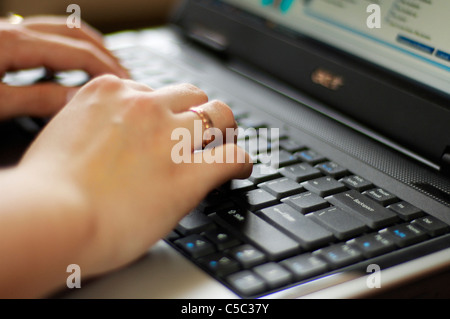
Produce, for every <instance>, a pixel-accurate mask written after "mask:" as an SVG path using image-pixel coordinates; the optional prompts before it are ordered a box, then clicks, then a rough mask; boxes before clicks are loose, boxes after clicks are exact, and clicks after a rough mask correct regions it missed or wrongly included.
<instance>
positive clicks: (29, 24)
mask: <svg viewBox="0 0 450 319" xmlns="http://www.w3.org/2000/svg"><path fill="white" fill-rule="evenodd" d="M22 25H23V26H25V27H26V28H28V29H30V30H35V31H39V32H45V33H53V34H59V35H62V36H67V37H72V38H75V39H80V40H85V41H89V42H92V43H94V44H95V45H97V46H98V47H99V48H104V44H103V36H102V34H101V33H100V32H99V31H97V30H95V29H94V28H92V27H91V26H90V25H88V24H86V23H85V22H82V25H81V27H80V28H69V27H68V26H67V19H66V18H61V17H54V16H41V17H31V18H26V19H25V20H24V21H23V22H22Z"/></svg>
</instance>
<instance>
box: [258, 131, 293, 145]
mask: <svg viewBox="0 0 450 319" xmlns="http://www.w3.org/2000/svg"><path fill="white" fill-rule="evenodd" d="M258 135H259V136H260V137H261V138H264V139H266V140H267V142H269V143H279V142H281V141H282V140H287V138H288V136H287V134H286V132H285V131H284V130H282V129H279V128H260V129H259V130H258Z"/></svg>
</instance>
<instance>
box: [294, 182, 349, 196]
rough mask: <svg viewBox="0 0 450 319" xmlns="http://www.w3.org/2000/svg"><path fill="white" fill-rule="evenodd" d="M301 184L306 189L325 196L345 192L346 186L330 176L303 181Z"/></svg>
mask: <svg viewBox="0 0 450 319" xmlns="http://www.w3.org/2000/svg"><path fill="white" fill-rule="evenodd" d="M302 186H303V187H304V188H306V189H307V190H309V191H311V192H313V193H316V194H317V195H319V196H322V197H325V196H329V195H333V194H336V193H340V192H345V191H346V190H347V188H346V187H345V186H344V184H342V183H339V182H338V181H337V180H335V179H334V178H331V177H320V178H317V179H313V180H311V181H307V182H303V183H302Z"/></svg>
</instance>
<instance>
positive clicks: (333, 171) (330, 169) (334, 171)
mask: <svg viewBox="0 0 450 319" xmlns="http://www.w3.org/2000/svg"><path fill="white" fill-rule="evenodd" d="M316 168H317V169H318V170H320V171H321V172H322V173H324V174H325V175H329V176H331V177H333V178H341V177H343V176H345V175H347V174H348V170H347V169H346V168H345V167H342V166H340V165H338V164H336V163H334V162H325V163H321V164H317V165H316Z"/></svg>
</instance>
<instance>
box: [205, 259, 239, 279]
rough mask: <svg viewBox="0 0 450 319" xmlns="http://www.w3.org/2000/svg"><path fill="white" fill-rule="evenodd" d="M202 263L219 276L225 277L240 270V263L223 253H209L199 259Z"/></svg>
mask: <svg viewBox="0 0 450 319" xmlns="http://www.w3.org/2000/svg"><path fill="white" fill-rule="evenodd" d="M198 262H199V263H200V264H202V265H203V266H204V267H206V268H207V269H208V270H209V271H211V272H212V273H214V274H215V275H217V276H220V277H223V276H226V275H229V274H232V273H235V272H237V271H239V270H240V266H239V263H238V262H237V261H236V260H233V259H231V258H230V257H228V256H226V255H225V254H223V253H218V254H213V255H209V256H207V257H203V258H200V259H199V260H198Z"/></svg>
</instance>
